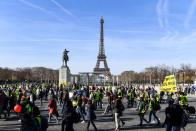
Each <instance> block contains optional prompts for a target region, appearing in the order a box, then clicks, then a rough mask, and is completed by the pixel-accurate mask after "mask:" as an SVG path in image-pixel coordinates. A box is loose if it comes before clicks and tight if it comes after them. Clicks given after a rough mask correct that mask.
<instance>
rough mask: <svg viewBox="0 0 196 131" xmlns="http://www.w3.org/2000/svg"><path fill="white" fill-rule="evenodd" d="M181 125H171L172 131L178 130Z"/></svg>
mask: <svg viewBox="0 0 196 131" xmlns="http://www.w3.org/2000/svg"><path fill="white" fill-rule="evenodd" d="M180 130H181V127H180V126H172V131H180Z"/></svg>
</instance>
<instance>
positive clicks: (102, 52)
mask: <svg viewBox="0 0 196 131" xmlns="http://www.w3.org/2000/svg"><path fill="white" fill-rule="evenodd" d="M100 24H101V26H100V41H99V53H98V56H97V63H96V66H95V68H94V73H99V74H104V75H107V76H111V73H110V68H108V65H107V61H106V55H105V49H104V30H103V29H104V27H103V24H104V20H103V17H101V19H100ZM101 62H103V64H104V67H103V68H100V63H101Z"/></svg>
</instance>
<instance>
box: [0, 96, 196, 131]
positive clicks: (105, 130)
mask: <svg viewBox="0 0 196 131" xmlns="http://www.w3.org/2000/svg"><path fill="white" fill-rule="evenodd" d="M189 101H190V102H189V104H190V105H192V106H196V97H193V96H189ZM36 104H37V105H39V103H38V102H37V103H36ZM125 104H126V101H125V102H124V105H125ZM105 105H106V99H104V107H105ZM166 106H167V104H162V105H161V110H160V111H159V112H158V113H157V115H158V116H159V118H160V120H161V122H162V123H163V122H164V119H165V116H164V109H165V107H166ZM40 109H41V114H42V115H44V116H47V115H48V114H47V113H48V112H47V110H48V109H47V102H44V104H43V106H42V107H41V108H40ZM103 111H104V108H103V109H101V110H97V111H96V114H97V119H96V121H95V124H96V126H97V128H98V130H99V131H112V130H114V127H115V123H114V120H113V118H112V117H111V116H110V115H108V116H103V115H102V114H103ZM59 113H60V115H62V114H61V108H60V107H59ZM145 117H146V118H148V114H146V116H145ZM122 118H123V120H124V121H125V122H126V123H125V125H124V127H122V128H121V129H120V130H125V131H164V128H162V127H161V126H156V124H146V123H144V126H143V127H139V126H137V125H138V124H139V117H138V115H137V111H136V108H132V109H126V110H125V111H124V113H123V117H122ZM60 123H61V117H60ZM19 128H20V122H19V121H18V120H17V117H16V115H15V114H14V113H12V115H11V116H10V118H9V119H8V120H3V119H1V120H0V131H17V130H19ZM74 128H75V131H85V130H86V123H78V124H75V125H74ZM195 129H196V119H194V118H193V119H191V120H190V123H189V124H188V125H187V126H186V131H195ZM60 130H61V125H60V124H59V125H57V124H56V123H55V121H51V123H50V125H49V128H48V131H60ZM90 130H92V131H93V128H92V127H90Z"/></svg>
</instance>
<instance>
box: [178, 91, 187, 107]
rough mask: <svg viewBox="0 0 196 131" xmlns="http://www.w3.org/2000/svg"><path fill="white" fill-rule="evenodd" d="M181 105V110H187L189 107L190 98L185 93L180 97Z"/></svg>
mask: <svg viewBox="0 0 196 131" xmlns="http://www.w3.org/2000/svg"><path fill="white" fill-rule="evenodd" d="M179 103H180V106H181V108H186V107H187V106H188V98H187V96H186V94H185V93H183V92H181V93H180V96H179Z"/></svg>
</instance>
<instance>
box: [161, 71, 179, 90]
mask: <svg viewBox="0 0 196 131" xmlns="http://www.w3.org/2000/svg"><path fill="white" fill-rule="evenodd" d="M160 91H164V92H177V88H176V78H175V76H174V75H169V76H166V77H165V79H164V81H163V85H162V86H161V87H160Z"/></svg>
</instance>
